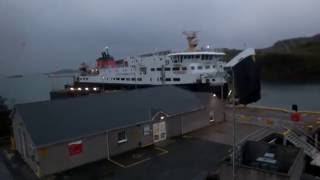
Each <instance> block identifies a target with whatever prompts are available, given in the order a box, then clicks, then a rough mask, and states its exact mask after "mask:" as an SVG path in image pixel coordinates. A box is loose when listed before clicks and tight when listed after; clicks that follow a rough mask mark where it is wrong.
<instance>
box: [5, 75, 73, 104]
mask: <svg viewBox="0 0 320 180" xmlns="http://www.w3.org/2000/svg"><path fill="white" fill-rule="evenodd" d="M70 82H72V77H63V78H49V77H48V76H46V75H28V76H24V77H22V78H11V79H8V78H3V77H0V83H1V86H0V96H2V97H5V98H6V99H7V104H8V105H10V106H12V105H13V104H15V103H26V102H35V101H43V100H48V99H49V98H50V97H49V92H50V91H51V90H52V89H62V88H63V87H64V84H67V83H70Z"/></svg>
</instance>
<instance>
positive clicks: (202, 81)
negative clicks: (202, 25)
mask: <svg viewBox="0 0 320 180" xmlns="http://www.w3.org/2000/svg"><path fill="white" fill-rule="evenodd" d="M184 35H186V38H187V41H188V49H187V50H185V51H181V52H172V51H170V50H169V51H160V52H154V53H149V54H143V55H139V56H129V57H126V58H123V59H117V60H116V59H114V57H113V56H111V55H110V53H109V48H107V47H106V48H105V49H104V51H103V52H102V53H101V57H100V58H98V59H97V60H96V67H94V68H90V67H89V66H88V65H86V64H85V63H82V64H81V66H80V74H79V75H78V76H77V77H75V81H74V84H73V85H72V86H67V87H66V88H67V89H68V90H70V91H91V90H94V91H100V90H118V89H134V88H144V87H150V86H161V85H175V86H180V87H182V88H186V89H190V90H192V91H200V92H213V93H217V94H220V95H221V94H225V93H227V79H226V78H227V77H226V76H227V75H226V74H227V73H226V72H225V70H224V66H225V65H226V63H227V61H226V59H225V56H226V54H225V53H224V52H221V51H218V50H216V49H212V48H210V47H207V48H200V49H198V48H197V46H198V39H197V32H194V31H192V32H184ZM223 91H224V92H223Z"/></svg>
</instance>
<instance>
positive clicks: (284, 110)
mask: <svg viewBox="0 0 320 180" xmlns="http://www.w3.org/2000/svg"><path fill="white" fill-rule="evenodd" d="M240 108H244V107H240ZM249 108H256V109H262V110H271V111H282V112H286V113H291V112H292V111H290V110H288V109H284V108H276V107H267V106H259V105H254V106H250V107H249ZM299 112H300V113H301V114H319V115H320V112H319V111H299Z"/></svg>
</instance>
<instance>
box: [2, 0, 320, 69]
mask: <svg viewBox="0 0 320 180" xmlns="http://www.w3.org/2000/svg"><path fill="white" fill-rule="evenodd" d="M318 7H320V1H318V0H306V1H301V0H282V1H279V0H261V1H257V0H197V1H195V0H193V1H191V0H189V1H186V0H175V1H173V0H161V1H160V0H158V1H152V0H135V1H128V0H107V1H106V0H90V1H88V0H55V1H51V0H28V1H24V0H0V23H1V26H0V39H1V41H0V71H1V72H2V74H15V73H32V72H47V71H51V70H56V69H61V68H73V67H77V66H78V64H80V63H81V62H82V61H89V62H91V63H94V60H95V58H96V57H97V56H98V55H99V53H100V51H101V49H102V48H103V47H104V46H106V45H108V46H109V47H110V48H111V52H112V53H113V55H114V56H116V57H123V56H127V55H136V54H141V53H146V52H149V51H154V50H164V49H184V48H185V39H184V37H183V36H182V34H181V32H182V31H183V30H198V31H200V34H199V38H200V43H201V44H212V45H214V46H216V47H231V48H233V47H237V48H242V47H243V44H244V43H245V44H247V45H248V46H251V47H267V46H270V45H271V44H272V43H273V42H275V41H277V40H279V39H284V38H290V37H296V36H308V35H313V34H315V33H318V32H319V28H320V19H319V12H318Z"/></svg>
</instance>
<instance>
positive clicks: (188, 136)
mask: <svg viewBox="0 0 320 180" xmlns="http://www.w3.org/2000/svg"><path fill="white" fill-rule="evenodd" d="M182 137H183V138H192V136H190V135H183V136H182Z"/></svg>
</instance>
